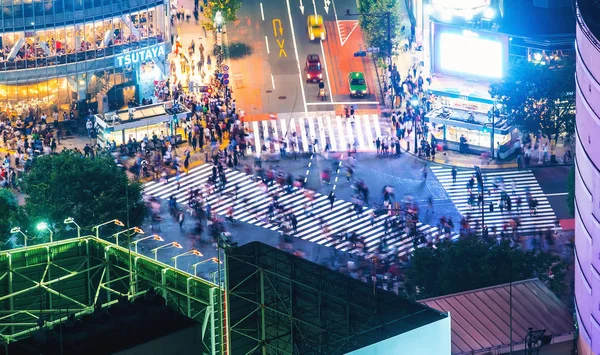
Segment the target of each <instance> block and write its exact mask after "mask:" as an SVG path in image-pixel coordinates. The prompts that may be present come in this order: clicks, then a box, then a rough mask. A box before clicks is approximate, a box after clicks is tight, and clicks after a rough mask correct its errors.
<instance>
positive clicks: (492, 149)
mask: <svg viewBox="0 0 600 355" xmlns="http://www.w3.org/2000/svg"><path fill="white" fill-rule="evenodd" d="M495 127H496V100H494V105H493V106H492V132H491V133H490V136H491V138H492V139H491V140H492V147H491V152H492V159H494V157H495V156H494V148H495V145H494V128H495Z"/></svg>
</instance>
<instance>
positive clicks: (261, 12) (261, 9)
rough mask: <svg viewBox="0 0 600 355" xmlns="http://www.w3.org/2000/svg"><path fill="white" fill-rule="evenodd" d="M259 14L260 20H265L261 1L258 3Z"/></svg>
mask: <svg viewBox="0 0 600 355" xmlns="http://www.w3.org/2000/svg"><path fill="white" fill-rule="evenodd" d="M260 16H261V17H262V20H263V21H264V20H265V10H263V5H262V2H261V3H260Z"/></svg>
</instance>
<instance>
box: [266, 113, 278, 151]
mask: <svg viewBox="0 0 600 355" xmlns="http://www.w3.org/2000/svg"><path fill="white" fill-rule="evenodd" d="M267 122H269V121H267ZM271 125H272V126H273V137H274V138H275V151H276V152H278V151H279V133H278V130H277V120H272V121H271Z"/></svg>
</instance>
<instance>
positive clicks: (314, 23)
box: [306, 15, 325, 41]
mask: <svg viewBox="0 0 600 355" xmlns="http://www.w3.org/2000/svg"><path fill="white" fill-rule="evenodd" d="M306 24H307V26H308V38H310V40H311V41H314V40H315V39H317V38H320V39H321V40H322V41H324V40H325V24H324V23H323V16H321V15H310V16H308V20H307V21H306Z"/></svg>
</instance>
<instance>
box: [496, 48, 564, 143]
mask: <svg viewBox="0 0 600 355" xmlns="http://www.w3.org/2000/svg"><path fill="white" fill-rule="evenodd" d="M557 63H558V64H557ZM490 94H491V95H492V97H494V98H496V99H497V100H498V103H500V104H502V105H504V106H505V107H506V112H507V113H508V114H509V117H510V118H511V119H512V122H513V123H515V124H516V125H518V126H520V127H521V129H522V130H523V131H525V132H531V133H537V132H538V131H541V132H542V133H543V134H544V135H546V136H547V137H549V138H551V139H555V140H557V139H558V136H559V135H560V134H562V133H567V134H572V133H573V132H574V129H575V63H574V61H573V60H571V59H570V58H568V57H564V58H561V59H560V61H552V62H551V63H548V65H540V64H534V63H532V62H529V61H527V60H526V59H516V60H514V61H513V62H512V63H511V64H510V67H509V70H508V73H507V75H506V77H504V79H502V80H500V81H498V82H495V83H492V85H490Z"/></svg>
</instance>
